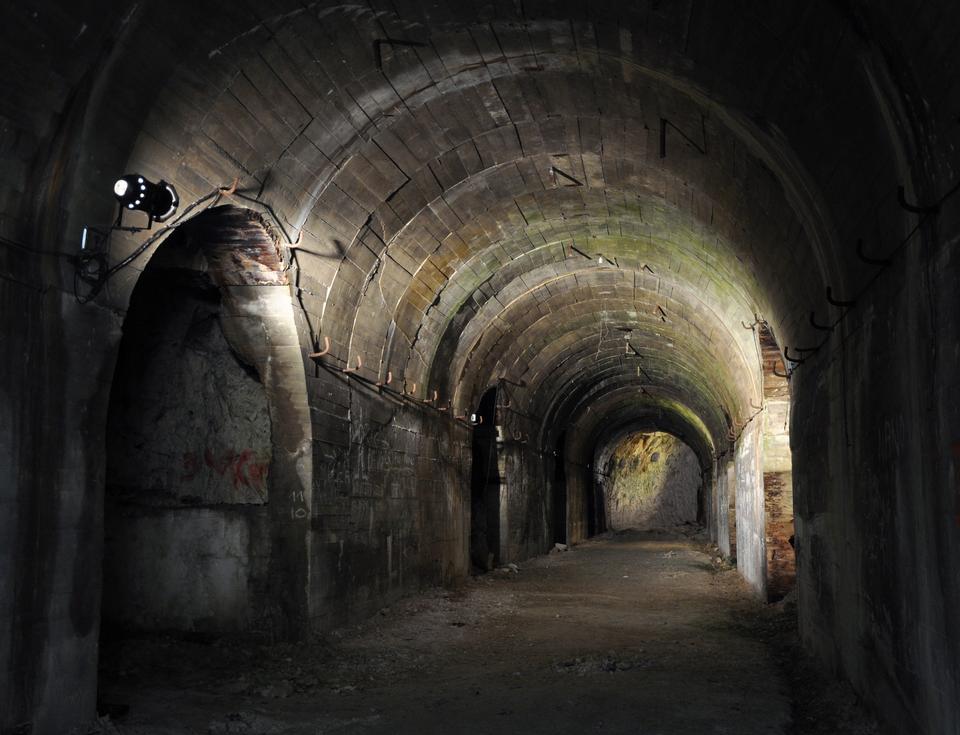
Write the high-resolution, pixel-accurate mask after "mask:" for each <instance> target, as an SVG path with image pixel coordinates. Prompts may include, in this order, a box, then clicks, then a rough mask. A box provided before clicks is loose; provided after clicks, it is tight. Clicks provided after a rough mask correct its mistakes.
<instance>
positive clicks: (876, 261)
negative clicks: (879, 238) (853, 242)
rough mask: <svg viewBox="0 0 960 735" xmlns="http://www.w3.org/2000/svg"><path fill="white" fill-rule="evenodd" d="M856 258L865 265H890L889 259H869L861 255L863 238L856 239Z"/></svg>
mask: <svg viewBox="0 0 960 735" xmlns="http://www.w3.org/2000/svg"><path fill="white" fill-rule="evenodd" d="M857 257H858V258H860V260H862V261H863V262H864V263H866V264H867V265H879V266H888V265H890V262H891V261H890V258H870V257H868V256H867V255H864V253H863V238H862V237H858V238H857Z"/></svg>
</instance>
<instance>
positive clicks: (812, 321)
mask: <svg viewBox="0 0 960 735" xmlns="http://www.w3.org/2000/svg"><path fill="white" fill-rule="evenodd" d="M810 326H811V327H813V328H814V329H818V330H820V331H821V332H832V331H833V328H834V327H835V326H836V325H835V324H833V325H830V326H824V325H823V324H817V316H816V312H814V311H811V312H810Z"/></svg>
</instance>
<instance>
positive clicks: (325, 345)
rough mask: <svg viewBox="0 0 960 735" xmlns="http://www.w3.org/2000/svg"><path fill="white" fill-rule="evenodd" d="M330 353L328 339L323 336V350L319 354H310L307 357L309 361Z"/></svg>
mask: <svg viewBox="0 0 960 735" xmlns="http://www.w3.org/2000/svg"><path fill="white" fill-rule="evenodd" d="M329 353H330V338H329V337H327V336H326V335H324V337H323V349H322V350H320V351H319V352H311V353H310V354H309V355H307V357H309V358H310V359H311V360H316V359H318V358H321V357H323V356H324V355H327V354H329Z"/></svg>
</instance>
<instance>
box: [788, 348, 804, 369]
mask: <svg viewBox="0 0 960 735" xmlns="http://www.w3.org/2000/svg"><path fill="white" fill-rule="evenodd" d="M783 356H784V358H786V359H787V360H789V361H790V362H793V363H796V364H797V365H802V364H803V363H804V361H805V360H806V358H802V357H790V348H789V347H784V348H783ZM784 367H786V363H784Z"/></svg>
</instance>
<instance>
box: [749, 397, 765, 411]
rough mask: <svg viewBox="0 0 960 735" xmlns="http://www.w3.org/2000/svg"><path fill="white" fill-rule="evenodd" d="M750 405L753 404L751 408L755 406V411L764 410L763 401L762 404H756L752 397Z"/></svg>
mask: <svg viewBox="0 0 960 735" xmlns="http://www.w3.org/2000/svg"><path fill="white" fill-rule="evenodd" d="M750 406H751V408H753V409H754V410H755V411H762V410H763V401H760V405H759V406H758V405H756V404H755V403H754V402H753V399H752V398H751V399H750Z"/></svg>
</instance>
